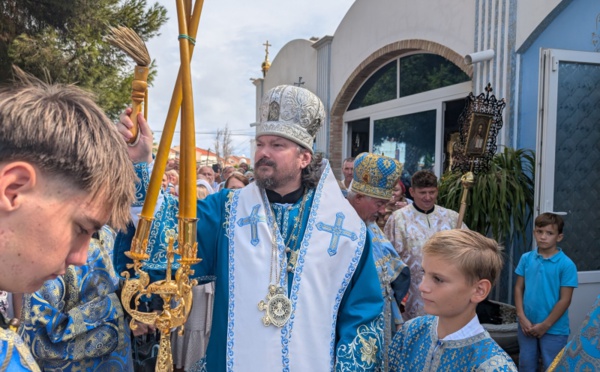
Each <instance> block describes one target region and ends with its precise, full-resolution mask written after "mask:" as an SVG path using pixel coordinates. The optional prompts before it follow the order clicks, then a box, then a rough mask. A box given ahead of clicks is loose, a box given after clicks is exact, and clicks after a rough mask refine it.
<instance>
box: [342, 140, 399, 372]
mask: <svg viewBox="0 0 600 372" xmlns="http://www.w3.org/2000/svg"><path fill="white" fill-rule="evenodd" d="M401 174H402V165H401V164H400V163H399V162H398V161H397V160H395V159H392V158H389V157H387V156H383V155H377V154H370V153H366V152H365V153H362V154H360V155H358V156H357V157H356V159H355V160H354V169H353V177H352V181H351V183H350V187H349V191H348V194H347V196H346V198H347V199H348V201H349V202H350V205H352V207H353V208H354V209H355V210H356V213H358V216H359V217H360V218H361V219H362V220H363V221H364V222H365V223H366V224H367V229H368V230H367V233H368V239H370V240H371V245H372V250H373V256H374V259H375V267H376V268H377V273H378V274H379V282H380V284H381V292H382V295H383V299H384V301H385V305H384V307H383V317H384V320H385V323H384V324H385V326H384V338H383V361H382V367H383V370H386V371H387V365H388V358H387V355H388V350H387V349H388V348H389V345H390V343H391V341H392V336H393V335H394V333H396V329H398V328H399V327H400V326H401V325H402V323H404V321H403V319H402V315H401V314H400V303H401V302H402V299H403V298H404V296H405V295H406V293H407V292H408V288H409V287H410V269H409V268H408V266H406V265H405V264H404V262H402V259H400V256H399V255H398V252H396V250H395V249H394V247H393V246H392V243H391V242H390V241H389V240H388V239H387V238H386V237H385V235H384V234H383V231H381V229H380V228H379V226H378V225H377V223H376V221H377V219H378V218H379V216H381V215H384V214H385V213H386V206H387V203H388V202H389V200H390V199H391V198H392V192H393V190H394V186H395V185H396V184H397V183H398V180H399V179H400V176H401Z"/></svg>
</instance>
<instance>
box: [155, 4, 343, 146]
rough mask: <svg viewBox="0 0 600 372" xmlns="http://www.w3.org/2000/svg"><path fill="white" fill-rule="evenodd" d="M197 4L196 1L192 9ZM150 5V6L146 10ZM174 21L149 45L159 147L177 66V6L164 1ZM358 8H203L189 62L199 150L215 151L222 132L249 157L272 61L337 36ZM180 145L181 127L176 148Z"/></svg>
mask: <svg viewBox="0 0 600 372" xmlns="http://www.w3.org/2000/svg"><path fill="white" fill-rule="evenodd" d="M196 1H197V0H194V3H195V2H196ZM148 3H149V4H152V1H149V2H148ZM159 3H161V4H162V5H163V6H165V7H166V9H167V12H168V13H167V16H168V17H169V20H168V21H167V22H166V23H165V24H164V25H163V27H162V28H161V30H160V32H161V35H160V36H157V37H154V38H153V39H151V40H149V41H148V43H147V48H148V51H149V53H150V57H151V58H152V59H153V60H155V63H156V68H157V76H156V78H155V80H154V82H153V86H150V87H149V104H148V119H149V123H150V127H151V128H152V130H153V131H154V135H155V141H156V142H158V141H159V140H160V135H161V133H162V129H163V126H164V121H165V117H166V114H167V110H168V108H169V103H170V101H171V96H172V92H173V87H174V85H175V78H176V76H177V72H178V71H179V66H180V57H179V42H178V40H177V36H178V35H179V32H178V25H177V13H176V5H175V1H172V0H169V1H165V0H161V1H159ZM353 3H354V0H304V1H295V0H252V1H247V0H246V1H245V0H205V1H204V6H203V9H202V16H201V18H200V26H199V28H198V34H197V35H196V47H195V50H194V56H193V57H192V63H191V71H192V87H193V94H194V117H195V126H196V146H197V147H201V148H204V149H207V148H211V149H213V150H214V140H215V134H216V131H217V129H222V128H225V126H227V127H228V128H229V129H230V131H231V133H232V141H233V154H235V155H245V156H247V157H250V155H251V154H250V140H251V139H252V138H254V134H253V133H254V128H251V127H250V123H253V122H254V121H255V120H254V118H255V94H256V93H255V92H256V90H255V86H254V84H252V81H251V80H250V79H251V78H260V77H262V72H261V69H260V66H261V63H262V62H263V61H264V58H265V47H264V46H263V45H262V44H264V43H265V42H266V41H267V40H268V41H269V44H271V46H270V47H269V60H270V61H271V62H273V60H274V58H275V57H276V55H277V53H278V52H279V50H280V49H281V48H282V47H283V46H284V45H285V44H286V43H288V42H290V41H292V40H295V39H309V38H311V37H313V36H316V37H323V36H325V35H332V36H333V35H334V33H335V30H336V28H337V27H338V25H339V24H340V22H341V21H342V19H343V17H344V15H345V14H346V12H347V11H348V9H350V7H351V5H352V4H353ZM176 145H179V124H178V125H177V129H176V133H175V135H174V137H173V143H172V145H171V146H176Z"/></svg>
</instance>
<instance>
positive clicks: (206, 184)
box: [196, 179, 215, 195]
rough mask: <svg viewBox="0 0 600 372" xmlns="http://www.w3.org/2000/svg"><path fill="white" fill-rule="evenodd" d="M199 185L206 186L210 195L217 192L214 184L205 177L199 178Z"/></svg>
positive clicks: (197, 182)
mask: <svg viewBox="0 0 600 372" xmlns="http://www.w3.org/2000/svg"><path fill="white" fill-rule="evenodd" d="M198 185H202V186H204V187H206V189H207V190H208V195H210V194H214V193H215V190H214V189H213V188H212V186H211V185H210V184H209V183H208V181H206V180H203V179H199V180H197V181H196V186H198Z"/></svg>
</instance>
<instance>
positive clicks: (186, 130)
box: [176, 0, 196, 218]
mask: <svg viewBox="0 0 600 372" xmlns="http://www.w3.org/2000/svg"><path fill="white" fill-rule="evenodd" d="M176 3H177V20H178V23H179V35H180V36H179V54H180V57H181V88H182V94H183V104H182V106H181V108H182V109H181V153H182V157H183V159H182V160H183V167H184V168H185V172H184V177H182V178H181V179H180V193H179V197H180V204H179V217H180V218H196V154H195V152H196V132H195V129H194V127H195V126H194V103H193V99H194V97H193V93H192V75H191V69H190V50H189V43H188V39H187V38H186V37H185V36H187V37H189V35H188V34H187V33H188V27H187V17H186V15H185V7H184V4H183V0H177V2H176ZM184 35H185V36H184ZM182 184H183V185H182Z"/></svg>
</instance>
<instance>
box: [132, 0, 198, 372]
mask: <svg viewBox="0 0 600 372" xmlns="http://www.w3.org/2000/svg"><path fill="white" fill-rule="evenodd" d="M186 1H187V0H186ZM203 3H204V2H203V1H198V2H197V3H196V4H195V5H194V10H193V12H192V14H191V16H188V15H187V14H186V8H187V12H189V9H191V2H189V1H188V2H187V4H186V5H187V7H186V6H185V5H184V3H183V1H182V0H178V1H177V15H178V21H179V32H180V36H179V39H180V56H181V67H180V71H179V75H178V78H177V83H176V85H175V89H174V91H173V97H172V99H171V105H170V107H169V112H168V114H167V119H166V123H165V127H164V131H163V135H162V137H161V142H160V145H159V150H158V154H157V157H156V159H155V166H154V168H153V171H152V176H151V178H150V184H149V186H148V191H147V194H146V200H145V201H144V207H143V209H142V213H141V215H140V222H139V225H138V228H137V230H136V233H135V236H134V239H133V241H132V244H131V248H130V251H129V252H125V255H126V256H127V257H129V258H131V259H132V260H133V264H131V265H128V268H133V269H134V270H135V272H136V274H137V276H138V278H130V277H129V273H127V272H124V273H123V274H122V275H123V276H124V277H125V278H126V279H127V280H126V282H125V285H124V287H123V290H122V296H121V297H122V300H123V306H124V308H125V310H126V311H127V312H128V313H129V314H131V316H132V322H131V327H132V328H135V327H136V325H135V323H134V320H137V321H139V322H142V323H146V324H154V325H156V327H157V328H158V329H159V330H160V332H161V340H160V348H159V354H158V358H157V364H156V371H167V372H170V371H172V370H173V360H172V355H171V339H170V333H171V330H172V329H174V328H177V327H180V331H179V332H180V333H182V332H183V325H184V324H185V321H186V319H187V317H188V314H189V312H190V310H191V305H192V292H191V288H192V287H193V286H194V285H196V281H195V280H190V279H189V276H190V275H192V274H193V270H191V269H190V266H192V265H194V264H196V263H198V262H200V259H199V258H197V242H196V223H197V220H196V156H195V148H196V145H195V128H194V111H193V96H192V89H191V88H192V86H191V70H190V58H191V51H192V50H193V43H194V37H195V35H196V32H197V30H198V23H199V20H200V15H201V12H202V6H203ZM188 19H189V25H188ZM190 44H191V45H190ZM180 106H181V107H182V117H181V121H182V123H181V128H182V134H181V151H182V152H181V164H182V167H181V169H180V171H181V177H180V180H181V182H180V186H181V187H180V200H179V202H180V211H179V212H180V214H179V216H178V217H179V226H178V227H179V235H178V237H177V241H178V245H179V247H178V249H177V250H175V249H174V238H170V239H169V245H168V249H167V259H168V262H167V273H166V277H165V279H164V280H160V281H157V282H154V283H150V278H149V276H148V274H147V273H146V272H144V271H143V270H142V269H141V266H142V263H141V261H143V260H146V259H148V258H149V256H148V254H147V253H146V249H147V245H148V236H149V232H150V226H151V224H152V221H153V214H154V209H155V207H156V200H157V198H158V194H159V192H160V184H161V180H162V174H163V173H164V171H165V167H166V162H167V158H168V152H169V147H170V146H171V141H172V139H173V133H174V131H175V124H176V120H177V115H178V111H179V107H180ZM175 254H178V255H180V256H181V258H180V259H179V260H178V262H179V263H180V267H179V269H177V272H176V274H175V280H172V277H171V264H172V262H173V260H174V256H175ZM151 294H157V295H160V296H161V298H162V299H163V304H164V305H163V311H162V312H161V313H160V314H157V313H143V312H140V311H138V310H137V307H138V305H139V299H140V298H141V296H144V295H146V296H149V295H151ZM132 300H134V303H135V305H134V307H133V308H132V307H131V301H132Z"/></svg>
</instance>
